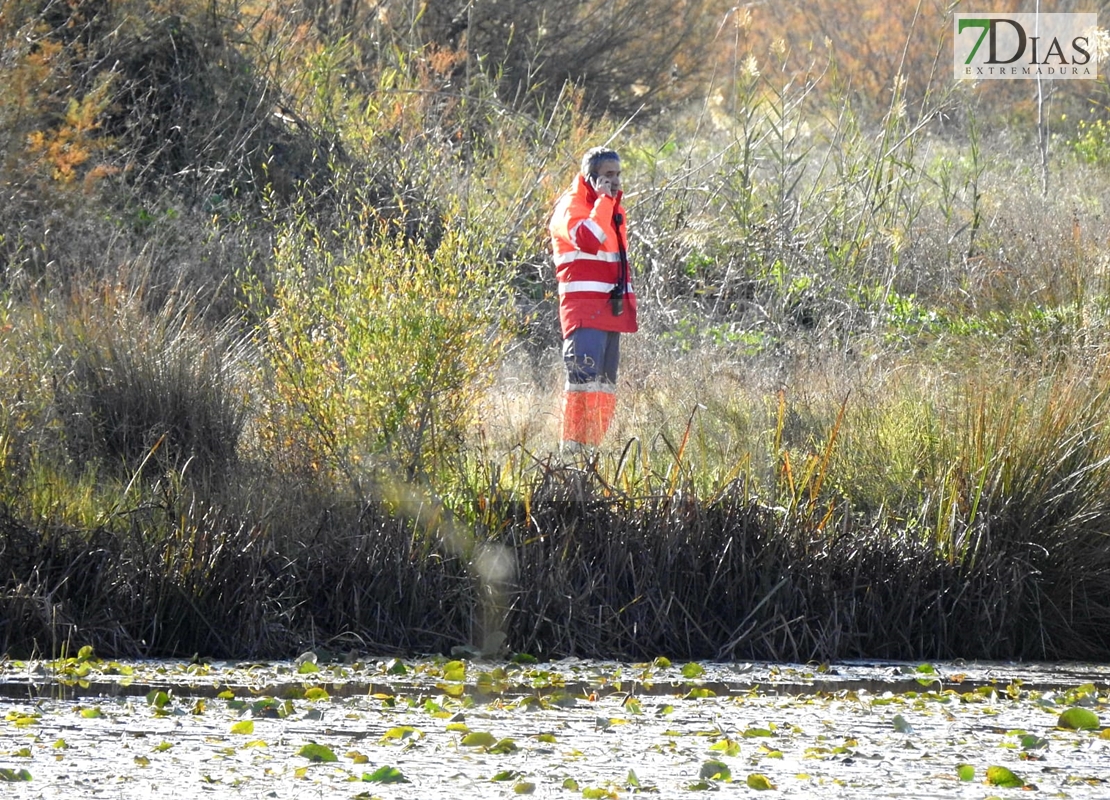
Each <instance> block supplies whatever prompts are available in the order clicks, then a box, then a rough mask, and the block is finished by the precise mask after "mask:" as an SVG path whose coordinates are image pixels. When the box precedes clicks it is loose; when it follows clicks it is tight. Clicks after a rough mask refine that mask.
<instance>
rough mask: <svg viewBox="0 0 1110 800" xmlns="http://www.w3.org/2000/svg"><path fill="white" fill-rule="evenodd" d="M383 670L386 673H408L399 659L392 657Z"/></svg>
mask: <svg viewBox="0 0 1110 800" xmlns="http://www.w3.org/2000/svg"><path fill="white" fill-rule="evenodd" d="M385 672H386V674H387V675H408V673H409V671H408V668H407V667H406V666H405V664H404V662H402V661H401V660H400V659H397V658H394V659H392V660H390V661H389V662H388V663H387V664H386V668H385Z"/></svg>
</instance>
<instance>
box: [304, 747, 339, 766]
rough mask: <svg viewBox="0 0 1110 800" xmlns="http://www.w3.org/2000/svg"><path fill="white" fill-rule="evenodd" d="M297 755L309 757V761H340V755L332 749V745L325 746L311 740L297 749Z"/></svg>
mask: <svg viewBox="0 0 1110 800" xmlns="http://www.w3.org/2000/svg"><path fill="white" fill-rule="evenodd" d="M297 755H299V756H301V757H302V758H307V759H308V760H309V761H316V762H330V761H338V760H339V757H338V756H336V754H335V753H334V752H333V751H332V749H331V748H330V747H325V746H324V745H322V744H316V743H315V742H310V743H308V744H306V745H305V746H304V747H302V748H301V749H300V750H298V751H297Z"/></svg>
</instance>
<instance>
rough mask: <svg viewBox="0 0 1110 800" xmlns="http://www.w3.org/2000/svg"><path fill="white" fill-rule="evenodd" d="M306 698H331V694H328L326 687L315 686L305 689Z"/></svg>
mask: <svg viewBox="0 0 1110 800" xmlns="http://www.w3.org/2000/svg"><path fill="white" fill-rule="evenodd" d="M304 699H305V700H330V699H331V695H330V694H328V692H327V690H326V689H323V688H321V687H319V686H313V687H312V688H311V689H305V693H304Z"/></svg>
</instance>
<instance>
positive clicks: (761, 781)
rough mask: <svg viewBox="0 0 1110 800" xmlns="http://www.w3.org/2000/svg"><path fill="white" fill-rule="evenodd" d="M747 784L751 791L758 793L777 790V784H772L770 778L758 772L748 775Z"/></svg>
mask: <svg viewBox="0 0 1110 800" xmlns="http://www.w3.org/2000/svg"><path fill="white" fill-rule="evenodd" d="M747 784H748V788H749V789H756V790H758V791H765V790H767V789H774V788H775V784H773V783H771V779H770V778H768V777H767V776H766V775H762V774H760V773H758V772H753V773H751V774H750V775H748V780H747Z"/></svg>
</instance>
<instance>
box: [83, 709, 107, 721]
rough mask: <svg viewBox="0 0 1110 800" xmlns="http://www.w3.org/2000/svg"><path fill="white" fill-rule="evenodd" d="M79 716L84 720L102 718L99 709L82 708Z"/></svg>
mask: <svg viewBox="0 0 1110 800" xmlns="http://www.w3.org/2000/svg"><path fill="white" fill-rule="evenodd" d="M81 716H82V717H84V718H85V719H99V718H100V717H103V716H104V714H103V713H101V711H100V709H99V708H82V709H81Z"/></svg>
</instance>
